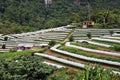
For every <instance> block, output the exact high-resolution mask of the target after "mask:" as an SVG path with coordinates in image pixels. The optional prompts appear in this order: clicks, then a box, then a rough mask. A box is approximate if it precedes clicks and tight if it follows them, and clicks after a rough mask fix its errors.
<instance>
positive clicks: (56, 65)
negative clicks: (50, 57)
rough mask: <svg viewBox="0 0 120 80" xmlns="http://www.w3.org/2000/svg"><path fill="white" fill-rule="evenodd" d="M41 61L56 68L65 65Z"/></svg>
mask: <svg viewBox="0 0 120 80" xmlns="http://www.w3.org/2000/svg"><path fill="white" fill-rule="evenodd" d="M43 63H45V64H47V65H51V66H55V67H57V68H64V67H65V66H61V65H58V64H53V63H50V62H46V61H44V62H43Z"/></svg>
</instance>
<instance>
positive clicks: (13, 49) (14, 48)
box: [10, 47, 18, 52]
mask: <svg viewBox="0 0 120 80" xmlns="http://www.w3.org/2000/svg"><path fill="white" fill-rule="evenodd" d="M17 50H18V48H17V47H13V48H11V49H10V52H16V51H17Z"/></svg>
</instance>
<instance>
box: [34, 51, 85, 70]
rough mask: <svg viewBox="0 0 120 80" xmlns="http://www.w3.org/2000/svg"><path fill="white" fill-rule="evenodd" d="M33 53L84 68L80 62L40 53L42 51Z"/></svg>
mask: <svg viewBox="0 0 120 80" xmlns="http://www.w3.org/2000/svg"><path fill="white" fill-rule="evenodd" d="M35 55H39V56H42V57H45V58H48V59H51V60H55V61H59V62H61V63H64V64H69V65H72V66H75V67H79V68H85V65H84V64H81V63H77V62H73V61H68V60H65V59H61V58H57V57H54V56H50V55H46V54H42V53H35Z"/></svg>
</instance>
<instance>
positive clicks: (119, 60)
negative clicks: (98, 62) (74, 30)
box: [58, 46, 120, 62]
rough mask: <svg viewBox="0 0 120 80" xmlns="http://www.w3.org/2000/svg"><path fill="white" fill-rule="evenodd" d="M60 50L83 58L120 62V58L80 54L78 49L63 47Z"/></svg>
mask: <svg viewBox="0 0 120 80" xmlns="http://www.w3.org/2000/svg"><path fill="white" fill-rule="evenodd" d="M58 49H60V50H63V51H67V52H71V53H74V54H79V55H83V56H86V57H93V58H98V59H104V60H110V61H116V62H120V58H112V57H105V56H99V55H96V54H86V53H85V52H84V53H83V52H80V51H79V50H78V49H76V48H73V47H68V46H61V47H59V48H58Z"/></svg>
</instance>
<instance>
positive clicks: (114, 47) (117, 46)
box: [111, 44, 120, 51]
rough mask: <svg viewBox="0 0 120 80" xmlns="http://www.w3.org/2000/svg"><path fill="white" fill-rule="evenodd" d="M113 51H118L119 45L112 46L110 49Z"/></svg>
mask: <svg viewBox="0 0 120 80" xmlns="http://www.w3.org/2000/svg"><path fill="white" fill-rule="evenodd" d="M111 48H112V49H113V50H115V51H120V45H115V44H114V45H113V47H111Z"/></svg>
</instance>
